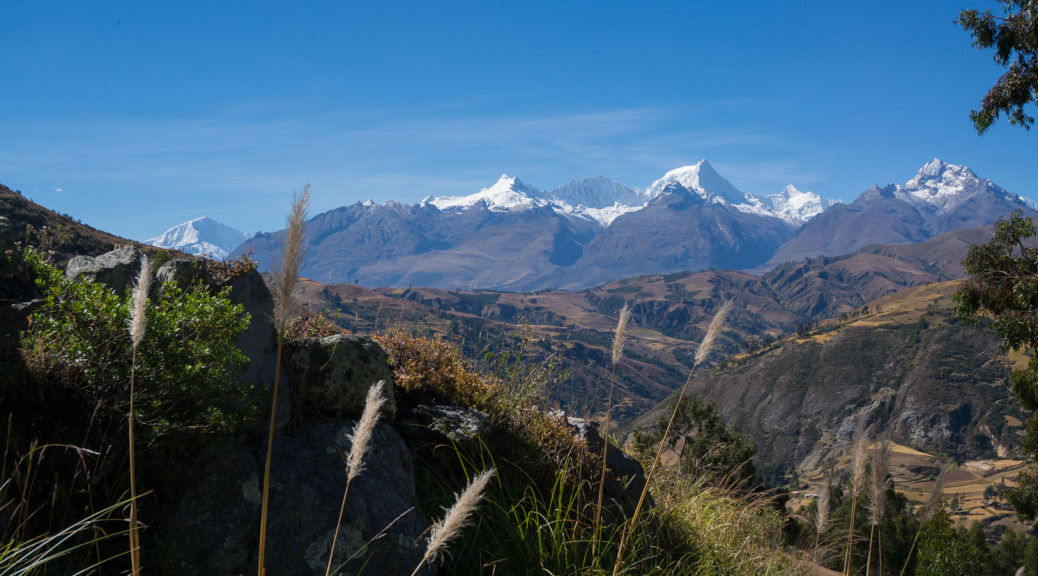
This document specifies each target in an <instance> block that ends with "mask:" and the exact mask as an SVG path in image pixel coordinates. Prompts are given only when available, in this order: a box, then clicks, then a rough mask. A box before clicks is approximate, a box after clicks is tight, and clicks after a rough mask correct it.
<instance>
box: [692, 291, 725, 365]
mask: <svg viewBox="0 0 1038 576" xmlns="http://www.w3.org/2000/svg"><path fill="white" fill-rule="evenodd" d="M731 308H732V301H731V300H725V302H724V304H722V305H721V308H720V309H719V310H718V311H717V313H716V314H714V319H713V320H711V321H710V327H709V328H708V329H707V331H706V336H704V337H703V341H702V342H700V343H699V348H696V361H695V366H699V364H700V363H701V362H702V361H703V360H704V359H705V358H706V357H707V356H709V355H710V352H711V351H712V350H713V349H714V342H715V341H716V340H717V335H718V333H720V332H721V324H723V323H724V317H725V316H727V315H728V311H729V310H731ZM695 366H693V368H695Z"/></svg>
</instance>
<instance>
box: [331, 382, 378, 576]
mask: <svg viewBox="0 0 1038 576" xmlns="http://www.w3.org/2000/svg"><path fill="white" fill-rule="evenodd" d="M384 386H385V382H383V381H382V380H379V381H378V382H376V383H375V385H374V386H372V387H371V388H369V389H368V396H367V398H366V399H365V401H364V412H363V413H362V414H361V416H360V420H358V421H357V426H356V427H355V428H354V429H353V438H352V445H351V446H350V454H349V457H348V458H347V459H346V489H345V490H344V491H343V493H342V505H341V506H340V507H339V518H338V520H336V521H335V533H334V534H333V535H332V548H331V550H330V551H329V552H328V568H327V569H325V572H324V574H325V576H329V575H330V574H331V573H332V560H333V559H334V558H335V544H336V542H338V540H339V527H340V526H342V516H343V514H344V513H345V512H346V497H347V496H348V495H349V493H350V483H351V482H353V479H354V478H356V477H357V475H358V474H360V473H361V472H363V471H364V456H365V455H367V452H368V445H369V444H370V443H371V433H372V432H373V431H374V430H375V424H376V423H377V422H378V416H379V412H380V411H381V410H382V406H384V405H385V403H386V396H385V393H384V392H383V387H384Z"/></svg>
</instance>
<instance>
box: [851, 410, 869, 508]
mask: <svg viewBox="0 0 1038 576" xmlns="http://www.w3.org/2000/svg"><path fill="white" fill-rule="evenodd" d="M868 452H869V436H868V434H866V432H865V419H864V418H860V419H859V420H858V425H857V427H855V430H854V454H852V455H851V492H852V493H853V495H854V496H857V495H858V494H860V493H861V489H862V486H864V484H865V461H866V459H867V458H868Z"/></svg>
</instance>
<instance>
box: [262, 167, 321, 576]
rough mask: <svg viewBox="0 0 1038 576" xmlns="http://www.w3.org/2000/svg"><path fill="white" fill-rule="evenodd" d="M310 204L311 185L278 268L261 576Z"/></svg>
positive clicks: (297, 207)
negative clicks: (288, 339) (281, 394)
mask: <svg viewBox="0 0 1038 576" xmlns="http://www.w3.org/2000/svg"><path fill="white" fill-rule="evenodd" d="M309 205H310V185H309V184H307V185H306V186H305V187H303V192H302V193H301V194H299V195H298V196H296V197H295V198H293V200H292V210H291V211H290V212H289V215H288V220H287V224H288V226H287V227H286V230H285V241H284V243H283V244H282V245H281V262H280V264H277V265H275V267H274V291H275V297H276V302H275V306H274V324H275V328H276V330H277V339H278V352H277V362H276V363H275V364H274V389H273V391H272V392H273V393H272V395H271V400H270V428H269V431H268V434H267V460H266V463H265V464H264V467H263V499H262V504H261V505H260V534H259V576H264V574H265V573H266V566H265V564H264V561H265V559H266V550H267V511H268V509H269V502H270V460H271V457H272V456H273V453H274V426H275V423H276V419H277V406H278V385H279V383H280V380H281V351H282V349H283V348H284V343H285V332H286V331H287V329H288V325H289V322H290V321H291V319H292V315H293V314H294V313H295V306H296V301H295V294H294V292H295V287H296V282H298V281H299V267H300V266H301V265H302V263H303V224H304V222H305V221H306V212H307V209H308V208H309Z"/></svg>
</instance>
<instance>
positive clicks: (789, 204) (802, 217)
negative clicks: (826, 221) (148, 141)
mask: <svg viewBox="0 0 1038 576" xmlns="http://www.w3.org/2000/svg"><path fill="white" fill-rule="evenodd" d="M761 201H762V203H763V204H764V205H765V206H767V207H769V208H771V210H772V211H773V212H774V213H775V214H776V215H777V216H778V217H780V218H782V219H783V220H785V221H787V222H789V223H790V224H793V225H794V226H801V225H803V224H804V223H806V222H807V221H808V220H810V219H812V218H814V217H815V216H817V215H819V214H821V213H822V212H823V211H825V209H826V208H828V207H830V206H832V205H834V204H839V203H840V201H839V200H831V199H829V198H822V197H821V196H819V195H818V194H815V193H814V192H801V191H800V190H797V189H796V188H795V187H794V186H793V185H792V184H790V185H789V186H786V187H785V188H784V189H783V190H782V192H779V193H778V194H771V195H768V196H764V197H762V198H761Z"/></svg>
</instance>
